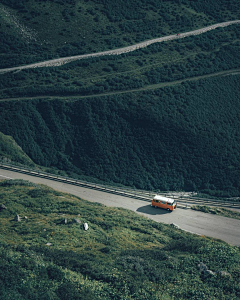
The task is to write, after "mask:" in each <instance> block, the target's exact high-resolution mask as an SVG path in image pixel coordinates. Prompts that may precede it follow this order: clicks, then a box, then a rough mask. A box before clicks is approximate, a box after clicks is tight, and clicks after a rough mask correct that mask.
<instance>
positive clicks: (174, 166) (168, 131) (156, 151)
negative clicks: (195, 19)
mask: <svg viewBox="0 0 240 300" xmlns="http://www.w3.org/2000/svg"><path fill="white" fill-rule="evenodd" d="M239 82H240V77H239V75H231V76H225V77H222V78H216V79H213V78H211V79H206V80H201V81H196V82H186V83H183V84H181V85H177V86H175V87H171V88H170V87H168V88H163V89H158V90H153V91H148V92H142V93H132V94H131V93H129V94H122V95H120V94H119V95H116V96H112V97H110V96H109V97H96V98H88V99H81V100H79V101H74V102H71V101H69V102H68V101H60V100H52V101H48V100H41V99H39V100H34V101H21V102H17V101H15V102H14V101H10V102H8V101H5V102H1V103H0V131H2V132H3V133H4V134H8V135H11V136H13V137H14V139H15V140H16V141H17V143H18V144H19V145H20V146H21V147H22V148H23V150H24V151H25V152H26V153H27V154H28V155H29V156H30V157H31V158H32V159H33V161H34V162H35V163H37V164H40V165H44V166H55V167H58V168H60V169H65V170H68V172H69V174H71V175H74V174H73V173H77V174H80V175H89V176H92V177H96V178H99V179H102V180H105V181H107V182H111V181H113V182H117V183H122V184H126V185H134V186H136V187H138V188H144V189H151V188H157V189H161V190H168V189H173V190H177V189H184V190H201V191H203V190H212V191H215V192H217V193H222V194H225V195H237V194H239V192H240V186H239V184H240V182H239V178H240V172H239V165H240V134H239V128H240V121H239V120H240V115H239V111H240V103H239V92H240V91H239ZM218 191H221V192H218Z"/></svg>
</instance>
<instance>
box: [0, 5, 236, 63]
mask: <svg viewBox="0 0 240 300" xmlns="http://www.w3.org/2000/svg"><path fill="white" fill-rule="evenodd" d="M239 15H240V5H239V1H238V0H231V1H225V0H208V1H202V0H197V1H192V0H167V1H161V0H156V1H151V2H149V1H146V0H138V1H136V0H127V1H115V0H97V1H93V0H89V1H87V0H85V1H79V0H68V1H63V0H52V1H49V0H38V1H36V0H21V1H15V0H2V1H1V5H0V16H1V18H0V20H1V23H0V25H1V27H0V34H1V53H2V57H1V67H7V66H15V65H19V64H27V63H30V62H36V61H40V60H44V59H48V58H53V57H58V56H60V57H61V56H69V55H75V54H84V53H89V52H98V51H102V50H106V49H112V48H118V47H121V46H124V45H131V44H134V43H136V42H140V41H143V40H147V39H150V38H156V37H159V36H162V35H168V34H172V33H175V34H177V33H178V32H185V31H189V30H193V29H197V28H201V27H205V26H207V25H211V24H214V23H219V22H224V21H230V20H235V19H239Z"/></svg>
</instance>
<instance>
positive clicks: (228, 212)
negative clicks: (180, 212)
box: [191, 205, 240, 220]
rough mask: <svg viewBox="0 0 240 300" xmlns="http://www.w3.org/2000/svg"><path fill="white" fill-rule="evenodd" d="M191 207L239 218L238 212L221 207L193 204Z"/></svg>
mask: <svg viewBox="0 0 240 300" xmlns="http://www.w3.org/2000/svg"><path fill="white" fill-rule="evenodd" d="M191 209H193V210H197V211H202V212H205V213H210V214H214V215H219V216H223V217H227V218H234V219H238V220H240V213H239V212H238V211H234V210H230V209H226V208H223V207H218V208H215V207H213V206H206V205H193V206H192V207H191Z"/></svg>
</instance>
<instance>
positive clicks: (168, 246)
mask: <svg viewBox="0 0 240 300" xmlns="http://www.w3.org/2000/svg"><path fill="white" fill-rule="evenodd" d="M0 191H1V195H4V198H3V200H4V205H5V206H6V207H7V209H3V210H1V211H0V225H1V228H2V229H3V230H2V232H1V241H0V264H1V268H0V298H1V299H16V300H30V299H34V300H35V299H38V300H48V299H54V300H68V299H74V300H93V299H97V300H98V299H99V300H100V299H101V300H110V299H111V300H112V299H115V300H121V299H125V300H132V299H135V300H157V299H161V298H162V299H173V298H175V299H179V300H185V299H195V300H200V299H201V300H202V299H216V300H218V299H226V300H232V299H237V297H238V295H239V275H240V274H239V268H238V265H239V260H240V256H239V249H238V248H237V247H233V246H230V245H228V244H226V243H224V242H221V241H218V240H214V239H211V238H207V237H202V236H195V235H193V234H190V233H187V232H184V231H182V230H179V229H176V228H174V227H172V226H171V225H165V224H160V223H157V222H154V221H152V220H149V219H147V218H143V217H141V216H139V215H138V214H136V213H133V212H131V211H128V210H125V209H120V208H110V207H105V206H103V205H100V204H97V203H91V202H87V201H83V200H81V199H79V198H76V197H74V196H70V195H69V194H63V193H59V192H57V191H54V190H51V189H49V188H48V187H46V186H39V185H36V184H32V183H30V182H27V181H19V180H16V181H15V180H11V181H9V180H8V181H3V182H0ZM153 209H154V208H153ZM79 212H80V215H79ZM16 213H17V214H19V215H20V216H27V217H28V218H27V219H26V218H22V220H21V222H16V221H14V217H15V215H16ZM62 213H64V216H63V215H62ZM65 218H66V219H67V221H68V222H67V223H64V222H63V220H65ZM75 219H77V220H78V221H80V222H81V223H80V224H79V223H76V222H74V220H75ZM83 222H87V223H88V224H89V230H88V231H84V230H83V228H82V223H83ZM47 243H50V246H47V245H46V244H47ZM200 262H202V263H204V264H206V265H207V267H208V268H209V269H210V270H212V271H213V272H215V275H214V276H203V274H201V272H200V270H199V268H198V264H199V263H200ZM220 271H222V272H225V273H224V274H227V275H225V276H221V273H217V272H220Z"/></svg>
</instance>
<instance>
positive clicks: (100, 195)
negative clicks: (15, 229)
mask: <svg viewBox="0 0 240 300" xmlns="http://www.w3.org/2000/svg"><path fill="white" fill-rule="evenodd" d="M1 179H24V180H29V181H31V182H35V183H40V184H45V185H48V186H50V187H52V188H54V189H56V190H59V191H61V192H65V193H69V194H73V195H75V196H78V197H80V198H82V199H85V200H88V201H91V202H98V203H102V204H104V205H107V206H112V207H122V208H125V209H130V210H132V211H134V212H136V213H138V214H140V215H142V216H144V217H147V218H150V219H152V220H154V221H157V222H161V223H166V224H171V223H174V224H177V225H178V226H179V227H180V228H181V229H183V230H185V231H189V232H192V233H196V234H198V235H205V236H209V237H213V238H217V239H221V240H223V241H225V242H227V243H229V244H232V245H236V246H240V234H239V231H240V220H236V219H231V218H226V217H222V216H217V215H212V214H206V213H202V212H198V211H193V210H190V209H181V208H177V209H176V210H175V211H173V212H172V213H169V212H167V211H165V210H161V209H155V208H153V207H151V205H150V203H149V202H146V201H143V200H137V199H133V198H128V197H123V196H119V195H114V194H110V193H106V192H103V191H98V190H95V189H89V188H85V187H81V186H76V185H72V184H68V183H63V182H59V181H54V180H49V179H45V178H41V177H35V176H30V175H27V174H23V173H18V172H13V171H9V170H4V169H0V180H1ZM2 201H4V199H2Z"/></svg>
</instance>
